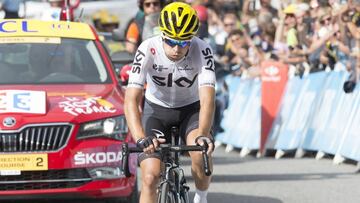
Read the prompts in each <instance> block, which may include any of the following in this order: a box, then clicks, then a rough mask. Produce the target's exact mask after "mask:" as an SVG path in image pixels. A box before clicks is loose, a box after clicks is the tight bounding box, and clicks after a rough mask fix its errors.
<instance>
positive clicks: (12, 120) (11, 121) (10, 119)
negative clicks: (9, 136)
mask: <svg viewBox="0 0 360 203" xmlns="http://www.w3.org/2000/svg"><path fill="white" fill-rule="evenodd" d="M15 123H16V120H15V118H13V117H6V118H4V120H3V125H4V126H6V127H12V126H14V125H15Z"/></svg>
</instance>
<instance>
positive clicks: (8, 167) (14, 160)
mask: <svg viewBox="0 0 360 203" xmlns="http://www.w3.org/2000/svg"><path fill="white" fill-rule="evenodd" d="M44 170H48V155H47V154H0V171H44Z"/></svg>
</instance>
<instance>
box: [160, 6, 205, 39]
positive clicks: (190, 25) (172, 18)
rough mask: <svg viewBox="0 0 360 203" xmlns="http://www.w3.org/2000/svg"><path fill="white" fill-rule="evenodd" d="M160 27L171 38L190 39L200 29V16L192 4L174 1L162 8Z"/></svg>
mask: <svg viewBox="0 0 360 203" xmlns="http://www.w3.org/2000/svg"><path fill="white" fill-rule="evenodd" d="M159 27H160V30H161V31H162V33H163V34H164V35H165V36H167V37H169V38H171V39H176V40H190V39H191V38H192V37H193V36H194V35H196V33H197V31H198V29H199V18H198V16H197V14H196V11H195V9H193V8H192V7H191V6H190V5H188V4H186V3H182V2H173V3H170V4H168V5H167V6H165V7H164V8H163V9H162V10H161V13H160V18H159Z"/></svg>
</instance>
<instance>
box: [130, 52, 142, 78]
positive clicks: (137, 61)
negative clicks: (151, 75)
mask: <svg viewBox="0 0 360 203" xmlns="http://www.w3.org/2000/svg"><path fill="white" fill-rule="evenodd" d="M144 58H145V54H144V53H143V52H142V51H140V50H137V52H136V55H135V59H134V63H133V66H132V69H131V72H132V73H137V74H140V68H141V61H142V60H143V59H144Z"/></svg>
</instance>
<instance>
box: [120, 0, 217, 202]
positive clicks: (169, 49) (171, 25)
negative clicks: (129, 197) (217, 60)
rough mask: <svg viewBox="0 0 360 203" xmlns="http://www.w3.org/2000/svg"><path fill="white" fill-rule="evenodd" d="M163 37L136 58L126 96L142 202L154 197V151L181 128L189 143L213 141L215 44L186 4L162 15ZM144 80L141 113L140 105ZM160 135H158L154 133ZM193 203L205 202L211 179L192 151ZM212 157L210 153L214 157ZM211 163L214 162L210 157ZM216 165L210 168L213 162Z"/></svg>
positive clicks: (157, 164) (151, 40)
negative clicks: (205, 36) (206, 37)
mask: <svg viewBox="0 0 360 203" xmlns="http://www.w3.org/2000/svg"><path fill="white" fill-rule="evenodd" d="M159 27H160V30H161V35H158V36H155V37H152V38H149V39H147V40H145V41H144V42H143V43H141V45H140V46H139V48H138V50H137V52H136V54H135V58H134V61H133V66H132V70H131V72H130V76H129V82H128V86H127V90H126V96H125V116H126V119H127V122H128V126H129V129H130V131H131V132H132V135H133V138H134V139H135V140H136V141H137V145H138V146H139V147H142V148H143V149H144V153H142V154H140V155H139V162H140V168H141V173H142V188H141V196H140V202H155V201H156V196H157V194H156V186H157V184H158V180H159V177H160V168H161V162H160V157H159V154H156V153H154V149H155V148H156V147H157V146H158V145H159V144H160V143H163V142H165V141H170V138H169V137H165V139H164V137H161V136H160V135H166V136H168V135H170V132H169V131H170V127H171V126H179V132H180V135H181V136H183V138H184V140H186V144H187V145H194V144H198V145H204V144H205V143H207V144H208V145H209V149H208V155H209V157H210V156H211V153H212V151H213V149H214V144H213V140H212V135H211V133H210V131H211V130H210V129H211V126H212V121H213V116H214V109H215V82H216V79H215V70H214V69H215V67H214V60H213V52H212V50H211V48H210V47H209V46H208V44H206V43H205V42H204V41H202V40H201V39H200V38H198V37H196V36H195V35H196V33H197V31H198V28H199V19H198V17H197V14H196V11H195V10H194V9H193V8H192V7H191V6H190V5H188V4H186V3H182V2H173V3H170V4H168V5H167V6H165V7H164V8H163V9H162V11H161V13H160V18H159ZM145 83H146V85H147V86H146V90H145V102H144V103H145V104H144V109H143V114H142V117H141V115H140V110H139V108H138V106H139V103H140V101H141V98H142V96H143V89H144V85H145ZM155 135H156V136H155ZM190 157H191V160H192V166H191V169H192V170H191V171H192V175H193V178H194V180H195V186H196V193H195V197H194V202H195V203H199V202H201V203H204V202H205V203H206V202H207V200H206V195H207V190H208V188H209V185H210V180H211V178H210V177H208V176H206V175H205V174H204V172H203V166H202V157H201V153H200V152H191V153H190ZM210 160H211V157H210ZM210 165H211V161H210ZM211 168H212V166H211Z"/></svg>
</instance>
